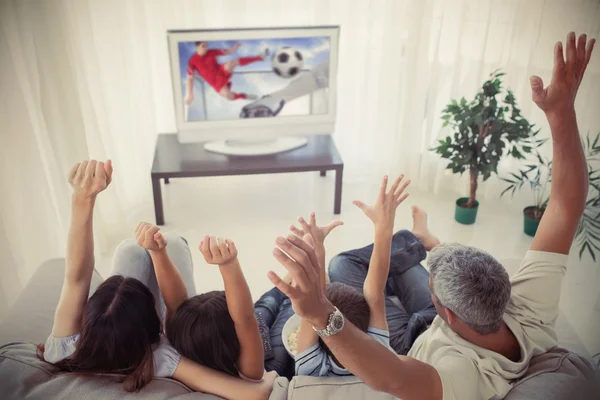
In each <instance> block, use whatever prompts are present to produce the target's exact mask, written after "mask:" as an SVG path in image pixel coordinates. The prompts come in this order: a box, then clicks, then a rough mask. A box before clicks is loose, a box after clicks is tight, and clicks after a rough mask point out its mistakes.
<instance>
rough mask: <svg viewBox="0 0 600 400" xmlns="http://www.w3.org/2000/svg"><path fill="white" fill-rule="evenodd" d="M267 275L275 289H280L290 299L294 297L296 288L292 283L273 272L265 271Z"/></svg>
mask: <svg viewBox="0 0 600 400" xmlns="http://www.w3.org/2000/svg"><path fill="white" fill-rule="evenodd" d="M267 277H268V278H269V280H270V281H271V282H272V283H273V285H275V287H276V288H277V289H279V290H281V291H282V292H283V293H284V294H285V295H286V296H287V297H289V298H290V299H293V298H295V297H296V292H297V289H296V288H294V287H293V286H292V285H290V284H288V283H286V282H284V281H283V280H282V279H281V278H280V277H279V275H277V274H276V273H275V272H273V271H269V272H268V273H267Z"/></svg>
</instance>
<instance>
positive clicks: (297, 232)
mask: <svg viewBox="0 0 600 400" xmlns="http://www.w3.org/2000/svg"><path fill="white" fill-rule="evenodd" d="M289 228H290V231H291V232H292V233H293V234H295V235H298V236H304V231H303V230H301V229H298V228H297V227H296V226H295V225H290V226H289Z"/></svg>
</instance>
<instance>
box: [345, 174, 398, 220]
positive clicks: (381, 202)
mask: <svg viewBox="0 0 600 400" xmlns="http://www.w3.org/2000/svg"><path fill="white" fill-rule="evenodd" d="M402 179H404V175H400V176H399V177H398V179H396V181H395V182H394V184H393V185H392V187H391V188H390V191H389V192H386V190H387V183H388V177H387V176H384V177H383V182H382V183H381V187H380V189H379V196H377V200H376V201H375V204H373V205H372V206H367V205H366V204H365V203H363V202H362V201H353V202H352V204H354V205H355V206H357V207H358V208H360V209H361V210H362V211H363V212H364V213H365V215H366V216H367V217H368V218H369V219H370V220H371V221H373V224H374V225H375V228H376V229H383V230H386V231H393V229H394V219H395V218H396V209H397V208H398V206H399V205H400V203H402V202H403V201H404V200H406V198H407V197H408V193H404V189H406V187H407V186H408V185H409V184H410V180H406V181H404V183H402V185H400V182H402Z"/></svg>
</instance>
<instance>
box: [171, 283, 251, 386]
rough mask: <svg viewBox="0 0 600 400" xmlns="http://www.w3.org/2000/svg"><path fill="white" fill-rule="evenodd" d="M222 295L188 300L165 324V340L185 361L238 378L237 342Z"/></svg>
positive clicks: (223, 295)
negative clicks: (186, 359) (187, 359)
mask: <svg viewBox="0 0 600 400" xmlns="http://www.w3.org/2000/svg"><path fill="white" fill-rule="evenodd" d="M225 296H226V295H225V292H223V291H213V292H208V293H204V294H200V295H198V296H194V297H191V298H189V299H187V300H186V301H185V302H183V304H181V305H180V306H179V308H178V309H177V311H176V312H175V315H173V316H172V317H171V318H169V320H168V321H167V338H168V339H169V342H171V345H172V346H173V347H174V348H175V349H176V350H177V351H178V352H179V353H180V354H181V355H183V356H184V357H187V358H189V359H190V360H192V361H195V362H197V363H199V364H202V365H205V366H207V367H210V368H213V369H216V370H218V371H223V372H226V373H228V374H230V375H233V376H238V374H239V372H238V368H237V361H238V359H239V356H240V342H239V340H238V337H237V333H236V331H235V325H234V323H233V320H232V319H231V316H230V315H229V310H228V308H227V298H226V297H225Z"/></svg>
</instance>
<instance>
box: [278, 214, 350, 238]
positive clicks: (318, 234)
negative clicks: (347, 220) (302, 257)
mask: <svg viewBox="0 0 600 400" xmlns="http://www.w3.org/2000/svg"><path fill="white" fill-rule="evenodd" d="M298 222H299V223H300V228H301V229H299V228H297V227H296V226H295V225H290V226H289V228H290V231H292V233H294V234H295V235H296V236H298V237H304V235H310V236H312V240H313V243H311V244H312V245H313V246H323V244H324V243H325V238H326V237H327V235H329V233H330V232H331V231H332V230H333V229H335V228H336V227H338V226H341V225H344V222H343V221H331V222H330V223H328V224H327V225H325V226H317V221H316V217H315V213H314V211H313V212H311V213H310V218H309V220H308V223H307V222H306V221H305V220H304V218H302V217H298Z"/></svg>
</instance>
